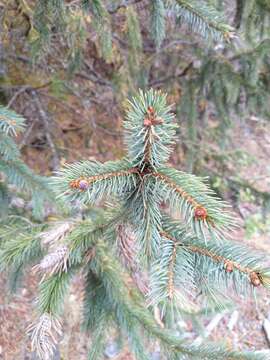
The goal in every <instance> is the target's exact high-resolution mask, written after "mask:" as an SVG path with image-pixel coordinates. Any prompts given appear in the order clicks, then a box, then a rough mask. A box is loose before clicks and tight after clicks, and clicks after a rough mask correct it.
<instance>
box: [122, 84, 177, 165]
mask: <svg viewBox="0 0 270 360" xmlns="http://www.w3.org/2000/svg"><path fill="white" fill-rule="evenodd" d="M170 110H171V107H169V106H167V105H166V95H164V94H162V93H161V92H159V91H154V90H153V89H151V90H149V91H148V92H145V93H143V92H142V91H140V92H139V94H138V95H137V96H136V97H133V98H132V101H129V102H128V104H127V117H126V121H125V122H124V127H125V143H126V145H127V147H128V154H129V157H130V159H132V165H133V166H134V167H138V168H139V169H140V170H141V171H143V170H144V169H146V168H147V167H148V166H150V167H152V168H154V169H155V168H157V167H159V166H161V165H163V164H164V163H165V162H166V161H167V160H168V158H169V155H170V153H171V151H172V149H171V145H172V144H173V139H174V135H175V129H176V128H177V126H176V125H175V124H174V123H173V122H172V120H173V118H174V116H173V114H172V113H171V112H170Z"/></svg>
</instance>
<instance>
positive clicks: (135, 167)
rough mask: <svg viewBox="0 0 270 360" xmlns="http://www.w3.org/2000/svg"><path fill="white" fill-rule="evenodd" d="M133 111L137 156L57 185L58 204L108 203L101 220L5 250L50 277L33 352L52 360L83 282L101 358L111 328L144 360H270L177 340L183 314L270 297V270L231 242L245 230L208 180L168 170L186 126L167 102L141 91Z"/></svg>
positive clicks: (260, 257) (78, 172)
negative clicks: (155, 356)
mask: <svg viewBox="0 0 270 360" xmlns="http://www.w3.org/2000/svg"><path fill="white" fill-rule="evenodd" d="M126 110H127V114H126V119H125V121H124V138H125V143H126V147H127V155H126V157H125V158H123V159H121V160H116V161H109V162H106V163H100V162H97V161H79V162H77V163H74V164H70V165H66V166H65V167H64V168H63V169H62V170H60V171H59V173H58V175H57V176H56V177H54V178H53V179H52V184H53V187H54V189H55V192H56V194H58V196H59V197H60V198H62V199H64V200H65V201H66V202H67V203H68V204H70V205H71V206H72V207H74V209H76V206H77V205H76V204H77V203H78V202H80V203H82V204H84V205H85V206H89V205H91V206H93V205H94V206H97V205H98V204H99V207H100V206H101V210H100V211H99V212H97V213H96V215H95V217H92V218H91V217H87V216H86V217H85V218H84V219H82V220H81V219H75V218H74V217H73V218H72V219H70V220H66V221H65V223H62V224H61V226H60V225H59V223H57V224H55V225H54V226H53V225H51V227H50V229H47V230H46V231H45V232H43V233H42V234H41V235H40V236H36V237H35V241H33V239H32V240H31V241H30V240H29V241H28V242H27V241H24V242H20V240H19V239H16V241H14V240H13V241H10V242H9V243H7V244H6V247H4V248H2V250H1V253H0V262H1V264H2V266H3V267H8V266H12V265H13V264H14V263H18V262H22V263H27V262H32V261H33V259H35V260H34V261H35V262H36V265H35V266H34V269H35V271H37V272H39V273H40V275H41V277H42V279H41V282H40V287H39V294H38V299H37V303H38V312H39V316H38V318H37V320H36V321H35V322H34V323H33V325H32V326H31V328H30V332H31V338H32V345H33V349H34V350H35V351H36V352H37V354H38V355H39V357H40V358H41V359H50V358H51V357H52V355H53V353H54V347H55V343H56V341H57V336H59V335H60V334H61V320H60V316H61V313H62V311H63V308H64V306H63V304H64V299H65V297H66V296H67V293H68V289H69V286H70V282H71V279H72V277H73V276H74V275H75V274H76V273H78V272H80V273H81V274H82V276H83V278H84V284H85V287H84V308H83V325H84V329H85V330H86V331H87V332H88V333H90V337H91V339H92V342H91V345H90V347H89V356H88V359H90V360H95V359H102V358H103V351H104V346H105V344H106V339H107V337H108V336H109V334H110V329H111V328H116V329H117V330H118V331H119V333H120V334H121V335H122V336H126V337H127V341H128V344H129V347H130V349H131V351H132V352H133V354H134V355H135V357H136V359H140V360H141V359H143V360H146V359H149V358H150V357H149V356H150V355H149V352H148V348H149V344H151V343H153V342H158V343H159V345H160V350H161V354H162V356H163V357H164V359H169V360H174V359H213V360H214V359H215V360H216V359H254V360H255V359H256V360H258V359H269V352H267V351H264V352H263V351H257V352H245V351H244V352H239V351H237V350H233V349H231V348H229V347H227V346H226V345H224V344H223V345H222V344H213V343H204V344H203V345H200V346H198V345H196V344H193V343H190V342H188V341H187V340H186V339H185V338H184V337H183V338H182V337H181V336H180V335H179V334H176V332H175V329H176V327H175V326H176V324H177V322H178V321H179V319H180V318H181V316H182V315H183V314H185V313H191V314H196V312H197V311H198V306H199V303H200V302H203V301H207V302H208V303H209V302H210V303H212V304H216V305H218V306H222V304H223V303H224V301H225V302H226V299H227V298H228V297H230V295H232V294H235V293H236V294H238V295H239V294H241V295H244V296H247V295H249V294H250V293H253V292H254V291H255V290H256V288H257V287H260V286H265V287H269V281H270V280H269V279H270V269H269V268H268V267H267V264H266V261H267V259H266V257H265V254H262V253H260V252H258V251H254V250H253V249H251V248H247V247H246V246H245V245H244V244H241V243H239V242H238V243H236V242H233V241H231V240H229V237H230V235H231V234H232V231H233V229H234V228H235V226H237V220H236V219H235V217H234V216H233V215H232V214H231V213H230V210H229V206H228V204H226V203H224V202H223V201H222V200H220V199H219V198H217V197H216V195H215V194H214V193H213V191H212V190H211V189H210V188H209V186H208V185H207V184H206V182H205V179H202V178H198V177H196V176H194V175H190V174H188V173H185V172H182V171H179V170H176V169H174V168H173V167H171V166H170V165H168V160H169V157H170V154H171V152H172V150H173V145H174V142H175V131H176V124H175V122H174V115H173V113H172V112H171V107H170V106H168V105H167V103H166V95H164V94H162V93H161V92H159V91H154V90H152V89H151V90H149V91H146V92H143V91H140V92H139V94H138V95H137V96H135V97H133V98H132V99H131V101H129V102H128V103H127V106H126ZM104 200H107V201H110V202H109V203H107V202H104ZM45 243H46V244H47V245H48V244H49V252H48V254H47V255H46V256H45V257H42V254H40V253H39V254H37V251H36V250H37V249H40V248H44V246H45V245H44V244H45ZM37 258H40V261H39V262H37V260H36V259H37ZM198 299H200V301H199V302H198ZM157 309H158V310H159V311H158V313H159V316H157V312H155V310H157ZM154 313H155V315H154Z"/></svg>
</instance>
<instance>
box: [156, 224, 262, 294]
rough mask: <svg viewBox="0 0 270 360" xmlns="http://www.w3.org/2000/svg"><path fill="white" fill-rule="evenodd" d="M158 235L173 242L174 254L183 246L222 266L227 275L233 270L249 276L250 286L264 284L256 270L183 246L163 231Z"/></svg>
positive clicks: (193, 246)
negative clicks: (177, 248)
mask: <svg viewBox="0 0 270 360" xmlns="http://www.w3.org/2000/svg"><path fill="white" fill-rule="evenodd" d="M160 234H161V236H162V237H165V238H167V239H169V240H171V241H173V242H174V244H175V251H174V253H176V247H177V246H183V247H185V249H187V250H188V251H190V252H192V253H197V254H200V255H203V256H206V257H208V258H210V259H211V260H213V261H214V262H216V263H221V264H223V266H224V271H226V272H228V273H230V272H232V271H233V270H234V269H236V270H238V271H240V272H241V273H244V274H247V275H248V276H249V279H250V282H251V283H252V285H254V286H256V287H257V286H260V285H263V284H264V281H263V278H262V275H261V274H260V272H257V271H256V270H254V269H252V268H249V267H246V266H242V265H241V264H239V263H238V262H236V261H234V260H232V259H230V258H226V257H224V256H221V255H219V254H217V253H215V252H213V251H209V250H208V249H206V248H201V247H199V246H195V245H190V244H185V243H183V242H180V241H179V240H178V239H176V238H174V237H172V236H171V235H170V234H168V233H167V232H165V231H162V232H161V233H160ZM174 253H173V254H174Z"/></svg>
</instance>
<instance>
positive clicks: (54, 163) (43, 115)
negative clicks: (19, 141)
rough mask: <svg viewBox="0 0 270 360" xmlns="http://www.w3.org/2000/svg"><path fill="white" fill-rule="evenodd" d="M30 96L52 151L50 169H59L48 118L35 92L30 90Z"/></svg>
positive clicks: (58, 160)
mask: <svg viewBox="0 0 270 360" xmlns="http://www.w3.org/2000/svg"><path fill="white" fill-rule="evenodd" d="M31 94H32V96H33V99H34V101H35V103H36V106H37V108H38V111H39V114H40V117H41V119H42V121H43V124H44V128H45V132H46V134H45V135H46V139H47V141H48V144H49V146H50V148H51V151H52V155H53V158H52V168H53V170H57V169H58V168H59V165H60V159H59V156H58V152H57V150H56V146H55V144H54V142H53V140H52V137H51V132H50V124H49V121H48V116H47V114H46V112H45V111H44V109H43V107H42V104H41V102H40V99H39V97H38V95H37V93H36V91H35V90H32V91H31Z"/></svg>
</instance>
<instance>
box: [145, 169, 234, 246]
mask: <svg viewBox="0 0 270 360" xmlns="http://www.w3.org/2000/svg"><path fill="white" fill-rule="evenodd" d="M151 175H152V176H153V177H154V178H155V179H156V187H157V188H158V191H159V193H160V194H161V196H162V197H163V199H164V200H165V201H166V202H168V204H169V206H170V208H171V209H172V210H178V211H179V212H180V214H181V216H182V217H183V218H184V219H185V221H186V223H187V224H188V225H190V226H191V228H192V230H193V231H194V232H195V233H196V234H197V235H198V236H199V237H201V236H203V237H204V238H205V240H207V233H206V232H207V231H208V232H209V235H210V236H211V237H213V236H214V237H218V238H219V237H221V238H222V237H223V233H224V232H226V231H228V230H230V231H231V230H232V229H233V228H234V227H236V226H237V224H236V220H235V219H234V218H233V217H232V215H231V214H230V212H229V211H228V209H229V206H228V204H226V203H225V202H223V201H221V200H220V199H218V198H217V197H216V196H215V194H214V193H213V191H212V190H211V189H210V188H209V187H208V186H207V185H206V184H205V181H204V179H200V178H198V177H196V176H194V175H190V174H187V173H184V172H182V171H178V170H175V169H173V168H169V167H167V168H165V167H164V168H159V169H158V170H157V171H156V172H153V173H151Z"/></svg>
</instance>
